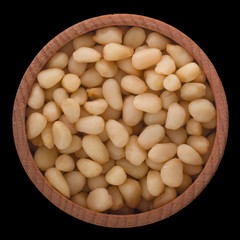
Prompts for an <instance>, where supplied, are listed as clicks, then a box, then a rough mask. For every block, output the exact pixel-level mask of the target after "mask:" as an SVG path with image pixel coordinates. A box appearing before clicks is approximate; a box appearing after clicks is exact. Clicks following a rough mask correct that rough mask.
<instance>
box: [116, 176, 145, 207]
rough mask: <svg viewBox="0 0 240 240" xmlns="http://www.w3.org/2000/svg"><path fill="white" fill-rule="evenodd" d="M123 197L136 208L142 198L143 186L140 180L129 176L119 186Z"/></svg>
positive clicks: (128, 204)
mask: <svg viewBox="0 0 240 240" xmlns="http://www.w3.org/2000/svg"><path fill="white" fill-rule="evenodd" d="M118 189H119V191H120V192H121V194H122V197H123V199H124V201H125V203H126V204H127V206H128V207H130V208H135V207H136V206H137V205H138V203H139V202H140V199H141V187H140V184H139V182H138V181H136V180H134V179H130V178H128V179H127V180H126V181H125V182H124V183H123V184H122V185H120V186H118Z"/></svg>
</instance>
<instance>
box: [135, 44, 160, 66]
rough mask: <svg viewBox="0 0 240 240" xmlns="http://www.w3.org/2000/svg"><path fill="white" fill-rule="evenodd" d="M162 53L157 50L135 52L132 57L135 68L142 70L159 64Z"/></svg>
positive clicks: (148, 49) (149, 49)
mask: <svg viewBox="0 0 240 240" xmlns="http://www.w3.org/2000/svg"><path fill="white" fill-rule="evenodd" d="M161 57H162V53H161V51H160V50H159V49H157V48H147V49H143V50H139V51H137V52H135V53H134V54H133V56H132V64H133V67H134V68H136V69H138V70H142V69H146V68H148V67H151V66H152V65H154V64H156V63H158V62H159V61H160V60H161Z"/></svg>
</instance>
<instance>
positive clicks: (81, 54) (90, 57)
mask: <svg viewBox="0 0 240 240" xmlns="http://www.w3.org/2000/svg"><path fill="white" fill-rule="evenodd" d="M72 56H73V59H74V61H76V62H84V63H91V62H97V61H98V60H100V58H101V57H102V56H101V54H100V53H99V52H98V51H97V50H95V49H93V48H89V47H80V48H78V49H77V50H75V51H74V52H73V55H72Z"/></svg>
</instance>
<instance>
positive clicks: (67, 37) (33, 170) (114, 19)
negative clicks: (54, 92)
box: [12, 14, 228, 228]
mask: <svg viewBox="0 0 240 240" xmlns="http://www.w3.org/2000/svg"><path fill="white" fill-rule="evenodd" d="M115 25H127V26H138V27H143V28H147V29H150V30H152V31H156V32H159V33H162V34H164V35H166V36H167V37H169V38H171V39H173V40H174V41H175V42H177V43H178V44H180V45H181V46H183V47H184V48H185V49H186V50H187V51H188V52H189V53H190V54H191V55H192V56H193V57H194V58H195V60H196V62H197V63H198V64H199V65H200V67H201V68H202V69H203V71H204V73H205V74H206V76H207V79H208V81H209V82H210V85H211V87H212V89H213V94H214V97H215V102H216V108H217V129H216V138H215V142H214V146H213V150H212V153H211V155H210V157H209V160H208V161H207V164H206V166H205V167H204V169H203V171H202V172H201V174H200V175H199V176H198V178H197V179H196V180H195V181H194V183H193V184H192V185H191V186H190V187H189V188H188V189H187V190H186V191H185V192H184V193H183V194H181V195H180V196H179V197H177V198H176V199H175V200H173V201H172V202H170V203H168V204H167V205H165V206H163V207H160V208H157V209H154V210H152V211H148V212H144V213H140V214H134V215H111V214H104V213H96V212H94V211H91V210H89V209H85V208H83V207H81V206H79V205H77V204H75V203H73V202H72V201H70V200H68V199H66V198H65V197H63V196H62V195H61V194H60V193H59V192H57V191H56V190H55V189H53V188H52V187H51V186H50V185H49V183H48V182H47V181H46V179H45V178H44V177H43V175H42V173H41V172H40V171H39V169H38V168H37V166H36V164H35V162H34V160H33V157H32V155H31V152H30V149H29V146H28V142H27V137H26V130H25V110H26V105H27V99H28V96H29V94H30V89H31V86H32V84H33V82H34V81H35V79H36V76H37V73H38V72H39V71H40V70H41V69H42V68H43V66H44V65H45V64H46V63H47V61H48V60H49V58H50V57H51V56H52V55H53V54H54V53H55V52H56V51H58V50H59V49H60V48H61V47H63V46H64V45H65V44H66V43H68V42H69V41H71V40H72V39H74V38H76V37H77V36H79V35H82V34H84V33H87V32H89V31H92V30H96V29H98V28H102V27H106V26H115ZM12 123H13V133H14V140H15V145H16V149H17V152H18V155H19V158H20V161H21V163H22V165H23V167H24V169H25V171H26V173H27V174H28V176H29V178H30V179H31V181H32V182H33V183H34V184H35V186H36V187H37V188H38V189H39V191H40V192H41V193H42V194H43V195H44V196H45V197H46V198H47V199H49V201H51V202H52V203H53V204H54V205H56V206H57V207H58V208H60V209H61V210H63V211H65V212H66V213H68V214H70V215H72V216H73V217H75V218H77V219H80V220H82V221H85V222H88V223H92V224H96V225H100V226H106V227H118V228H120V227H121V228H126V227H137V226H143V225H147V224H151V223H154V222H157V221H160V220H162V219H165V218H167V217H169V216H171V215H173V214H174V213H176V212H178V211H180V210H181V209H182V208H184V207H185V206H187V205H188V204H189V203H190V202H191V201H193V200H194V199H195V198H196V197H197V196H198V195H199V194H200V193H201V191H202V190H203V189H204V188H205V186H206V185H207V184H208V183H209V181H210V180H211V178H212V176H213V175H214V173H215V172H216V170H217V168H218V166H219V163H220V161H221V159H222V156H223V153H224V149H225V145H226V141H227V135H228V106H227V100H226V96H225V93H224V89H223V86H222V84H221V81H220V79H219V76H218V74H217V72H216V70H215V68H214V66H213V64H212V63H211V61H210V60H209V58H208V57H207V56H206V55H205V53H204V52H203V51H202V50H201V48H200V47H199V46H198V45H197V44H196V43H194V42H193V41H192V40H191V39H190V38H189V37H187V36H186V35H185V34H183V33H182V32H180V31H179V30H177V29H175V28H174V27H172V26H170V25H168V24H166V23H164V22H161V21H159V20H155V19H152V18H149V17H144V16H139V15H134V14H113V15H104V16H100V17H95V18H91V19H88V20H85V21H82V22H80V23H77V24H75V25H73V26H72V27H70V28H68V29H66V30H65V31H63V32H62V33H60V34H59V35H57V36H56V37H55V38H54V39H52V40H51V41H50V42H49V43H48V44H47V45H45V46H44V47H43V49H42V50H41V51H40V52H39V53H38V54H37V56H36V57H35V58H34V59H33V61H32V63H31V64H30V66H29V67H28V69H27V70H26V72H25V74H24V76H23V78H22V80H21V82H20V85H19V88H18V91H17V94H16V98H15V103H14V108H13V117H12Z"/></svg>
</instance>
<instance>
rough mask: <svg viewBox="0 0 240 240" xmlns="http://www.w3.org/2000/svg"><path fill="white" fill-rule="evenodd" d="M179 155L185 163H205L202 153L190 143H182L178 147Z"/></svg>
mask: <svg viewBox="0 0 240 240" xmlns="http://www.w3.org/2000/svg"><path fill="white" fill-rule="evenodd" d="M177 155H178V157H179V159H180V160H181V161H183V162H184V163H188V164H192V165H200V164H202V163H203V160H202V157H201V155H200V154H199V153H198V152H197V151H196V150H195V149H194V148H192V147H191V146H189V145H188V144H181V145H179V146H178V148H177Z"/></svg>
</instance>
